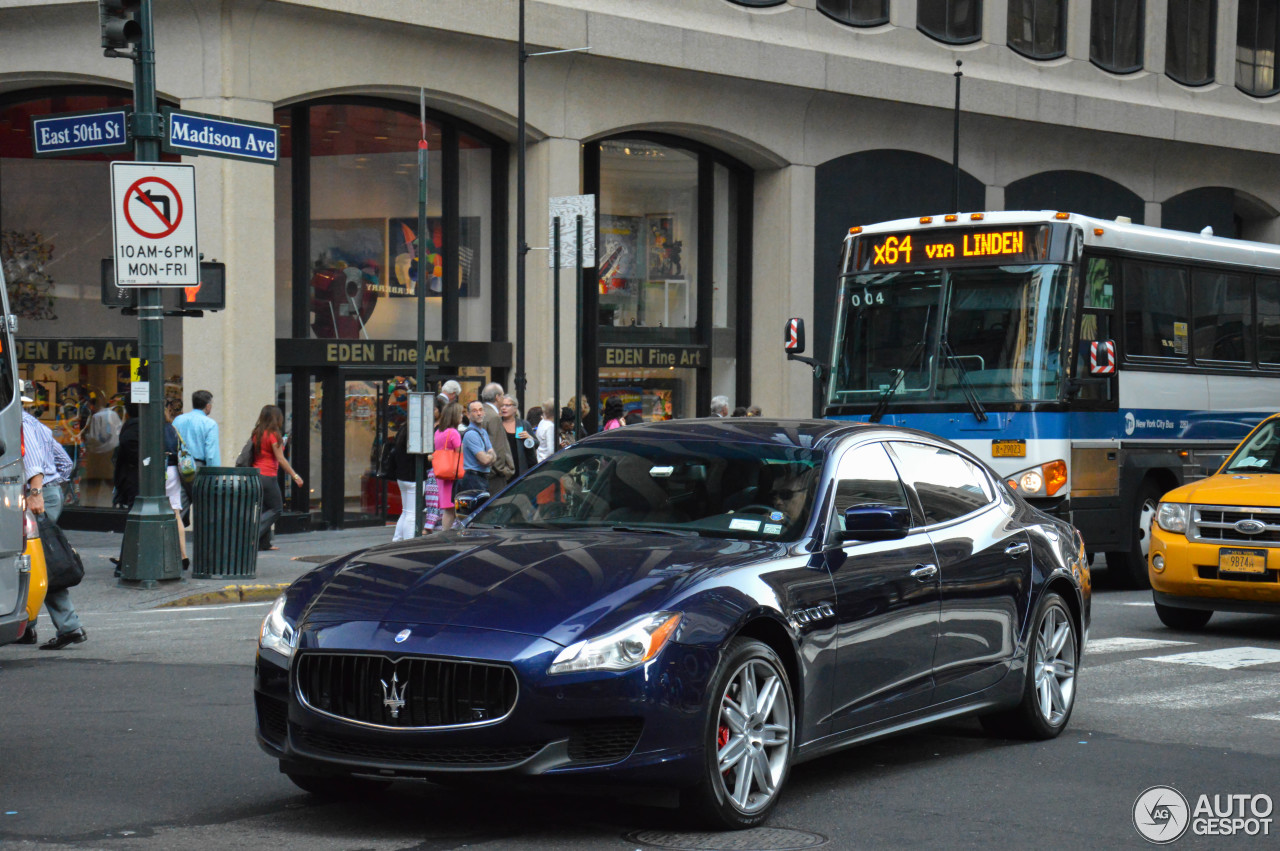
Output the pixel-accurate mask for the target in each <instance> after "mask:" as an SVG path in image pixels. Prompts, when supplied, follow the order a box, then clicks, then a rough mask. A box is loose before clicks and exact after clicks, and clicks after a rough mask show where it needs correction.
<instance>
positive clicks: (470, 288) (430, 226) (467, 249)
mask: <svg viewBox="0 0 1280 851" xmlns="http://www.w3.org/2000/svg"><path fill="white" fill-rule="evenodd" d="M417 230H418V219H417V218H416V217H415V218H412V219H391V220H390V221H389V222H388V223H387V232H388V241H389V243H390V245H391V257H392V258H393V259H392V261H391V267H392V276H391V285H390V289H389V292H388V294H389V295H391V296H392V297H393V298H394V297H402V296H412V295H415V294H416V293H417V289H416V287H417V281H418V262H417V259H416V258H415V256H414V242H415V240H416V236H415V234H416V232H417ZM458 243H459V244H458V296H459V297H460V298H475V297H477V296H479V295H480V217H479V216H463V217H462V218H460V219H459V220H458ZM426 252H427V270H428V273H427V296H428V297H430V296H438V295H442V294H443V293H444V253H443V252H444V220H443V219H441V218H428V219H427V242H426Z"/></svg>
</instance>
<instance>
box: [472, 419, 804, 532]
mask: <svg viewBox="0 0 1280 851" xmlns="http://www.w3.org/2000/svg"><path fill="white" fill-rule="evenodd" d="M822 458H823V456H822V453H821V452H817V451H814V450H810V449H803V448H799V447H796V446H792V445H786V444H782V443H776V444H775V443H734V442H729V441H717V442H712V441H684V440H682V441H674V440H656V439H651V438H650V439H646V438H644V437H642V436H639V435H638V436H637V437H636V439H634V440H630V441H627V442H625V443H624V442H621V441H616V440H615V441H610V442H602V443H597V444H595V445H591V444H587V445H582V446H577V447H573V448H571V449H567V450H565V451H563V452H560V453H558V454H556V455H553V456H551V457H550V458H548V459H547V461H546V462H545V463H543V464H542V465H541V466H539V467H538V468H537V469H536V470H534V471H532V472H530V473H529V474H528V475H526V476H524V477H523V478H521V479H520V480H518V481H516V482H514V483H513V484H512V485H511V487H510V488H508V489H507V490H506V491H504V492H503V494H502V495H501V496H499V497H497V498H496V499H493V500H491V501H490V502H488V503H486V504H485V505H484V506H483V507H482V508H481V509H480V510H479V511H478V512H477V513H476V514H475V515H474V517H473V519H472V521H471V523H470V525H472V526H486V525H487V526H499V527H506V528H556V529H560V528H583V527H590V528H603V529H610V528H612V529H618V530H622V531H626V530H632V529H643V530H646V531H655V532H667V533H670V534H678V535H708V536H715V537H725V538H744V539H750V540H793V539H795V538H796V537H797V536H798V535H799V534H800V532H801V531H803V529H804V527H805V525H806V523H807V522H808V519H809V513H810V511H811V510H812V506H813V495H814V492H815V490H816V488H817V479H818V476H819V473H820V470H821V466H822Z"/></svg>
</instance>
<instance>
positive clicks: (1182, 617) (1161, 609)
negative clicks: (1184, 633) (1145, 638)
mask: <svg viewBox="0 0 1280 851" xmlns="http://www.w3.org/2000/svg"><path fill="white" fill-rule="evenodd" d="M1156 617H1158V618H1160V623H1162V624H1164V625H1165V626H1167V627H1169V629H1201V628H1203V627H1204V625H1205V624H1207V623H1208V622H1209V618H1211V617H1213V611H1212V610H1211V609H1180V608H1178V607H1177V606H1162V605H1160V604H1159V603H1156Z"/></svg>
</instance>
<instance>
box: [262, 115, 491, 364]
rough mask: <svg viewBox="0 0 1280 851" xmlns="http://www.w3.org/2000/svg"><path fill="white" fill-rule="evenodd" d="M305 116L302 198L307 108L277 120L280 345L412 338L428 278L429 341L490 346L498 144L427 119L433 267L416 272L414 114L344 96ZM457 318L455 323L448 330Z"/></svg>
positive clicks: (428, 254) (429, 260) (428, 251)
mask: <svg viewBox="0 0 1280 851" xmlns="http://www.w3.org/2000/svg"><path fill="white" fill-rule="evenodd" d="M300 111H301V114H302V115H303V116H305V125H306V133H305V138H306V140H307V141H306V146H305V150H306V152H307V155H308V156H307V163H306V174H308V175H309V180H308V181H307V185H306V187H305V192H300V190H301V189H303V188H304V187H297V186H294V185H293V175H294V174H295V171H296V170H295V169H294V167H293V158H294V157H296V156H297V155H298V153H299V148H300V147H301V144H300V142H299V141H298V140H300V138H301V134H299V128H296V127H293V126H292V119H293V117H294V115H295V114H297V113H298V112H299V108H296V107H295V108H289V109H282V110H278V111H277V113H276V121H277V122H278V123H279V124H280V125H281V126H282V138H281V164H280V168H279V169H278V170H277V186H276V205H277V214H276V222H277V234H276V237H277V253H278V257H279V261H280V262H278V263H277V266H276V304H277V315H276V325H277V336H279V337H312V338H319V339H349V340H355V339H383V340H405V339H415V338H416V337H417V333H418V332H417V310H416V308H413V304H414V303H415V299H414V295H415V293H416V292H417V289H416V288H417V286H418V282H419V280H423V281H425V285H426V294H427V316H426V320H427V321H426V334H427V339H436V340H441V339H451V340H473V341H486V340H490V339H493V335H492V325H493V322H492V313H493V307H492V306H493V304H494V303H495V302H494V299H493V288H494V280H495V277H494V265H495V256H494V255H495V252H494V250H493V245H494V223H495V222H494V215H493V197H492V195H493V184H494V177H493V150H492V145H491V144H490V143H488V142H486V141H483V140H481V139H480V138H478V136H477V135H473V134H470V133H467V132H461V131H460V130H459V129H456V128H455V125H454V124H453V122H451V121H449V120H448V119H447V118H445V117H443V116H440V117H437V118H436V119H435V120H433V119H432V118H430V117H428V120H427V123H426V133H427V144H428V153H427V199H428V206H427V232H426V234H425V258H426V259H425V262H424V263H423V264H422V265H423V269H422V270H421V272H420V270H419V268H418V263H417V261H416V260H415V244H416V240H417V239H418V233H417V230H418V180H417V174H418V140H419V139H420V138H421V134H422V127H421V125H420V124H419V122H418V114H417V110H416V109H414V108H413V107H412V106H407V105H406V106H404V107H403V108H402V107H401V106H400V105H399V104H390V103H386V104H383V103H377V102H373V101H369V100H351V99H348V100H342V101H329V102H321V103H316V104H312V105H310V106H307V107H302V108H301V110H300ZM300 199H301V201H305V208H306V209H305V212H303V211H302V210H301V208H300V206H299V205H300V203H301V201H300ZM298 215H302V216H305V217H306V220H307V221H309V223H310V224H309V228H308V233H307V234H306V241H307V245H306V250H307V254H306V256H307V264H306V268H305V271H301V270H299V269H298V268H296V266H297V260H298V256H295V258H293V260H292V262H291V260H290V253H289V246H290V245H291V244H294V240H295V239H298V238H300V237H301V236H302V234H301V233H300V232H299V231H298V229H297V227H296V226H295V225H293V224H291V223H293V222H294V221H295V216H298ZM290 227H294V234H293V238H290V236H289V233H288V231H289V228H290ZM294 249H295V251H296V250H297V249H298V246H297V245H296V244H294ZM303 275H305V278H306V282H305V287H306V298H305V299H300V298H298V297H297V296H296V295H295V293H296V287H297V286H300V285H304V284H302V282H301V281H300V280H299V279H300V277H302V276H303ZM446 290H448V292H449V296H450V297H449V298H448V299H446V297H445V295H446ZM304 306H305V312H303V308H304ZM451 310H452V311H455V312H454V313H453V317H456V319H453V318H450V319H449V320H448V321H446V316H447V315H448V314H449V312H450V311H451Z"/></svg>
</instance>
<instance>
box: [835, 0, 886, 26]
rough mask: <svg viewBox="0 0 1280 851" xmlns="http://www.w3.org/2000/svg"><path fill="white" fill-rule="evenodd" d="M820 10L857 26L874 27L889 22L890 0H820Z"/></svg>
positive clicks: (845, 22) (838, 19) (844, 22)
mask: <svg viewBox="0 0 1280 851" xmlns="http://www.w3.org/2000/svg"><path fill="white" fill-rule="evenodd" d="M818 11H819V12H822V13H823V14H825V15H826V16H827V17H830V18H834V19H835V20H837V21H839V22H840V23H842V24H851V25H852V26H855V27H874V26H878V25H880V24H886V23H888V22H889V0H818Z"/></svg>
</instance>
